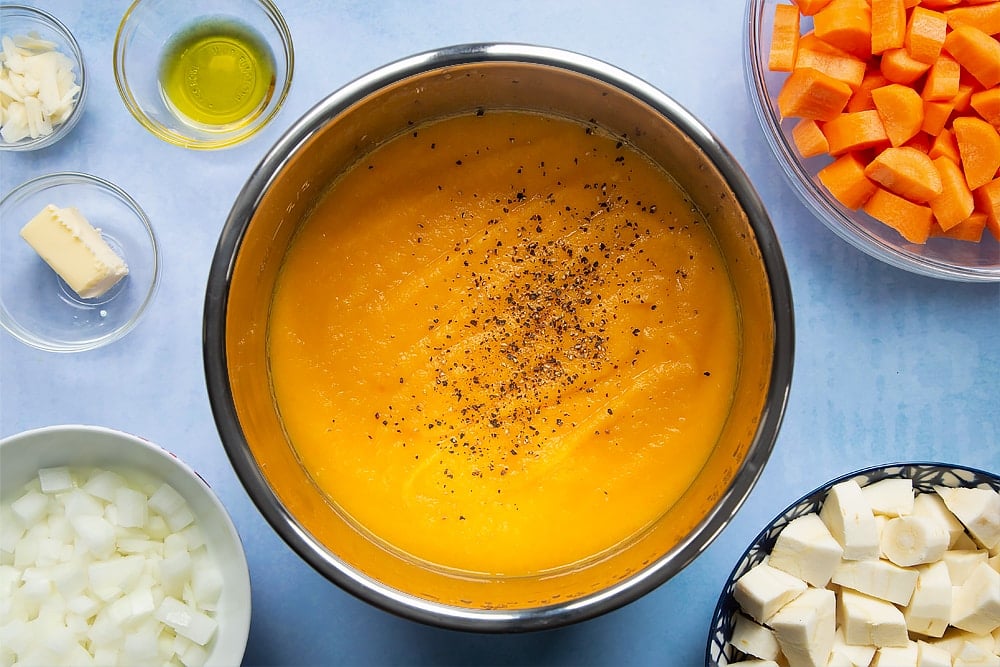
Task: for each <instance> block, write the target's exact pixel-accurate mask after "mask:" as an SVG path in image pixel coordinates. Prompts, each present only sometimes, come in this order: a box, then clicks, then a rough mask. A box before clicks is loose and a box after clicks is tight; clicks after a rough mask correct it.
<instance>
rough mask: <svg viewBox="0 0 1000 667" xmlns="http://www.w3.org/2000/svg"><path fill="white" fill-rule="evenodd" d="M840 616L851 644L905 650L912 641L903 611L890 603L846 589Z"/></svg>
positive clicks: (843, 590) (845, 635) (842, 595)
mask: <svg viewBox="0 0 1000 667" xmlns="http://www.w3.org/2000/svg"><path fill="white" fill-rule="evenodd" d="M837 613H838V620H839V622H840V625H841V626H842V627H843V628H844V639H845V640H846V641H847V643H848V644H863V645H870V646H875V647H877V648H882V647H885V646H896V647H905V646H907V643H908V642H909V635H907V632H906V621H905V620H904V618H903V612H901V611H900V610H899V609H897V608H896V607H895V606H894V605H893V604H892V603H891V602H886V601H885V600H879V599H878V598H873V597H871V596H868V595H865V594H863V593H858V592H855V591H852V590H850V589H848V588H844V589H841V591H840V605H839V608H838V610H837Z"/></svg>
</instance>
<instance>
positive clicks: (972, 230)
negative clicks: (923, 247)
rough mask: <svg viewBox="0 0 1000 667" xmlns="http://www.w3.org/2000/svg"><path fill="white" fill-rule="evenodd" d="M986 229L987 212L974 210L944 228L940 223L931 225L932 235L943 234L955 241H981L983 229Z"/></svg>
mask: <svg viewBox="0 0 1000 667" xmlns="http://www.w3.org/2000/svg"><path fill="white" fill-rule="evenodd" d="M985 229H986V214H985V213H979V212H978V211H976V212H973V213H972V215H970V216H969V217H968V218H966V219H965V220H962V221H961V222H960V223H958V224H957V225H954V226H953V227H950V228H948V229H947V230H944V229H942V228H941V226H940V225H939V224H934V225H932V226H931V236H943V237H945V238H949V239H953V240H955V241H969V242H971V243H979V242H980V241H982V240H983V230H985Z"/></svg>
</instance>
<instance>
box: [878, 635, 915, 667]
mask: <svg viewBox="0 0 1000 667" xmlns="http://www.w3.org/2000/svg"><path fill="white" fill-rule="evenodd" d="M919 657H920V649H918V648H917V642H913V641H911V642H907V644H906V645H905V646H883V647H881V648H880V649H879V650H877V651H875V659H874V660H873V661H872V667H917V660H918V659H919Z"/></svg>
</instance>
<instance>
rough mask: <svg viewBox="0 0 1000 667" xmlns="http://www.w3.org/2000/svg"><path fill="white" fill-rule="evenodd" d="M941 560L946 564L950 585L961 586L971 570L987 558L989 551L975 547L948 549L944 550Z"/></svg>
mask: <svg viewBox="0 0 1000 667" xmlns="http://www.w3.org/2000/svg"><path fill="white" fill-rule="evenodd" d="M941 560H943V561H944V564H945V565H947V566H948V575H949V576H950V577H951V583H952V585H953V586H961V585H962V584H964V583H965V580H966V579H968V578H969V575H970V574H972V571H973V570H974V569H976V566H977V565H979V564H980V563H985V562H987V561H988V560H989V552H988V551H986V549H977V550H974V551H970V550H962V551H951V550H950V551H946V552H944V556H942V558H941Z"/></svg>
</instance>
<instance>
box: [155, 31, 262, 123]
mask: <svg viewBox="0 0 1000 667" xmlns="http://www.w3.org/2000/svg"><path fill="white" fill-rule="evenodd" d="M274 71H275V63H274V54H273V53H272V52H271V49H270V48H269V47H268V45H267V42H266V41H265V40H264V38H263V37H262V36H261V35H260V34H259V33H258V32H257V31H255V30H254V29H253V28H251V27H250V26H248V25H246V24H244V23H241V22H238V21H234V20H232V19H228V18H226V19H210V20H206V21H202V22H200V23H198V24H197V25H194V26H192V27H191V28H188V29H186V30H183V31H181V32H179V33H177V34H176V35H174V36H173V37H172V38H171V39H170V40H169V42H168V43H167V45H166V48H165V49H164V52H163V55H162V57H161V60H160V72H159V80H160V90H161V92H162V94H163V96H164V99H165V100H166V101H167V105H168V106H169V107H170V108H171V109H172V110H173V111H174V112H175V113H176V114H178V115H179V116H180V117H181V118H182V120H185V121H187V122H190V123H193V124H195V125H201V126H212V127H218V126H230V125H233V124H240V123H246V122H249V121H250V120H252V119H253V118H254V117H255V116H257V114H259V113H260V112H261V111H262V110H263V109H264V107H266V106H267V102H268V100H269V99H270V97H271V94H272V93H273V91H274V81H275V76H274Z"/></svg>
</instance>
